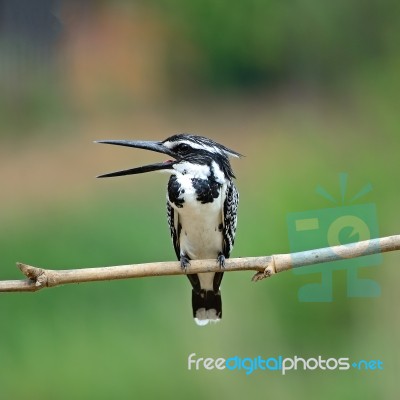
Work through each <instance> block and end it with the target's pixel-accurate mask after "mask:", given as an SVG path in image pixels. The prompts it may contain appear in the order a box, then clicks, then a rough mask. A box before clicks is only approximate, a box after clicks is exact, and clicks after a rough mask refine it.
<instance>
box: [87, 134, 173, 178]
mask: <svg viewBox="0 0 400 400" xmlns="http://www.w3.org/2000/svg"><path fill="white" fill-rule="evenodd" d="M95 143H105V144H114V145H117V146H127V147H136V148H138V149H145V150H151V151H156V152H157V153H163V154H167V155H169V156H171V157H173V158H174V159H175V160H167V161H164V162H162V163H155V164H149V165H143V166H142V167H137V168H131V169H124V170H122V171H116V172H110V173H109V174H104V175H99V176H98V177H97V178H109V177H113V176H122V175H134V174H142V173H144V172H151V171H160V170H167V169H172V167H173V165H174V164H175V163H176V162H177V157H178V156H177V155H176V154H175V153H174V152H173V151H171V150H170V149H168V148H167V147H165V146H164V145H163V143H162V142H151V141H143V140H135V141H131V140H98V141H96V142H95Z"/></svg>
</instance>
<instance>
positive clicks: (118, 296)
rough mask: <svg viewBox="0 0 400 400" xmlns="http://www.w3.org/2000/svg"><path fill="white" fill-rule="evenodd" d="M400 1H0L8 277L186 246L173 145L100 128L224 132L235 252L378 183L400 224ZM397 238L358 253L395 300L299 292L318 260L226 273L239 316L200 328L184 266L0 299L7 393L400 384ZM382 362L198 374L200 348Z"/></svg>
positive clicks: (351, 394) (228, 314)
mask: <svg viewBox="0 0 400 400" xmlns="http://www.w3.org/2000/svg"><path fill="white" fill-rule="evenodd" d="M399 4H400V3H399V2H398V1H394V0H383V1H376V0H351V1H349V0H347V1H344V0H338V1H335V2H330V1H316V0H308V1H297V2H283V1H279V0H268V1H258V0H249V1H237V2H231V1H227V0H219V1H218V0H214V1H199V0H192V1H190V2H188V1H183V0H175V1H165V0H152V1H147V2H145V1H131V2H128V1H51V0H47V1H44V0H41V1H35V2H30V1H28V0H18V1H12V0H1V1H0V186H1V195H0V199H1V200H0V201H1V212H0V227H1V229H0V251H1V253H0V254H1V263H0V268H1V269H0V272H1V276H0V279H18V278H20V277H21V275H20V273H19V272H18V271H17V269H16V268H15V262H16V261H23V262H26V263H29V264H32V265H37V266H41V267H45V268H56V269H57V268H58V269H62V268H79V267H90V266H105V265H119V264H130V263H136V262H150V261H156V260H173V259H174V252H173V249H172V245H171V243H170V239H169V232H168V227H167V223H166V216H165V187H166V180H167V178H166V177H165V176H163V175H161V174H152V175H144V176H135V177H127V178H121V179H115V180H106V181H98V180H96V179H94V177H95V176H96V175H98V174H100V173H104V172H108V171H112V170H117V169H118V168H129V167H133V166H137V165H140V164H141V163H143V162H148V161H149V160H150V159H151V160H153V159H154V160H157V156H155V155H154V154H150V153H148V152H141V151H135V150H132V149H123V148H119V149H118V148H111V147H107V146H96V145H94V144H93V143H92V142H93V141H94V140H96V139H123V138H132V139H156V140H161V139H163V138H165V137H167V136H170V135H172V134H174V133H178V132H193V133H198V134H201V135H205V136H208V137H211V138H213V139H215V140H217V141H220V142H222V143H224V144H225V145H227V146H228V147H231V148H233V149H235V150H237V151H239V152H241V153H243V154H245V156H246V157H244V158H242V159H240V160H234V161H233V167H234V170H235V173H236V176H237V186H238V188H239V191H240V194H241V203H240V208H239V224H238V232H237V240H236V247H235V249H234V252H233V254H232V255H233V256H235V257H239V256H256V255H266V254H274V253H275V254H276V253H287V252H289V251H290V248H289V241H288V228H287V226H286V217H287V215H288V213H291V212H302V211H308V210H314V209H316V210H317V209H321V208H326V207H330V206H332V205H331V204H330V203H329V202H328V201H327V200H326V199H324V198H323V197H321V196H319V195H317V194H316V193H315V189H316V187H317V186H318V185H321V186H323V187H324V188H326V189H327V190H328V191H329V192H330V193H331V194H332V195H333V196H334V197H336V198H340V190H339V180H338V176H339V174H340V173H341V172H347V173H348V174H349V175H348V176H349V181H348V195H349V198H350V197H352V196H354V195H355V194H356V193H357V192H358V191H359V190H360V189H361V188H362V187H363V186H364V185H365V184H367V183H371V184H372V186H373V191H371V192H370V193H368V194H367V195H365V196H364V197H363V198H360V199H359V200H358V204H363V203H374V204H375V205H376V207H377V212H378V220H379V221H378V222H379V229H380V234H381V236H387V235H391V234H396V233H399V226H400V218H399V213H398V196H399V187H398V171H399V157H398V151H399V146H400V134H399V129H400V113H399V111H398V105H399V104H400V80H399V79H398V75H399V74H398V71H399V70H400V52H399V38H400V36H399V34H400V14H399V11H400V10H399V7H400V5H399ZM399 262H400V254H397V253H390V254H385V255H384V256H383V261H382V263H381V265H379V266H378V267H376V268H366V269H363V270H360V272H359V274H360V276H362V277H367V278H369V279H374V280H376V281H377V282H379V284H380V286H381V291H382V294H381V296H380V297H378V298H348V297H347V294H346V290H347V282H346V273H345V271H337V272H335V273H334V276H333V282H334V283H333V294H334V300H333V301H332V302H329V303H302V302H299V301H298V299H297V292H298V289H299V288H300V287H302V286H303V285H304V284H306V283H309V282H318V280H319V275H318V274H313V275H301V276H300V275H295V274H292V273H290V272H288V273H285V274H282V275H280V276H278V277H275V278H273V279H270V280H266V281H263V282H260V283H257V284H253V283H251V282H250V278H251V274H250V273H245V272H243V273H227V274H226V275H225V278H224V282H223V285H222V288H223V301H224V318H223V320H222V322H221V323H219V324H218V325H213V326H208V327H205V328H199V327H197V326H196V325H195V324H194V322H193V320H192V318H191V305H190V287H189V284H188V282H187V280H186V279H185V278H183V277H182V278H179V277H160V278H152V279H150V278H149V279H137V280H130V281H123V282H103V283H91V284H81V285H69V286H64V287H60V288H54V289H46V290H43V291H41V292H38V293H33V294H32V293H27V294H18V293H16V294H2V295H1V299H0V310H1V316H2V319H1V320H2V323H1V329H0V391H1V398H4V399H9V398H13V399H36V398H37V399H39V398H40V399H54V398H56V399H70V398H75V399H88V398H96V399H109V398H111V397H113V398H121V399H123V398H133V397H134V396H140V397H141V398H154V397H156V396H157V397H160V396H162V397H164V398H165V397H167V396H168V395H169V394H172V393H175V394H174V397H175V398H188V397H190V398H191V399H200V398H206V397H208V398H216V397H217V396H218V397H221V396H223V398H243V397H249V396H250V397H256V396H257V397H261V396H262V397H276V398H280V399H292V398H297V399H309V398H324V399H337V398H352V399H377V398H380V399H395V398H397V394H396V393H397V392H398V390H397V388H398V384H397V380H398V379H397V378H398V370H399V367H400V363H399V360H400V351H399V350H398V338H399V335H400V321H399V314H398V306H397V305H398V302H399V291H398V282H399V279H400V271H399V269H398V268H397V267H398V265H399ZM191 353H196V354H197V357H214V358H218V357H225V358H228V357H231V356H235V355H238V356H240V357H257V356H258V355H260V356H262V357H264V358H267V357H277V356H279V355H282V356H284V357H293V356H295V355H298V356H300V357H306V358H308V357H317V356H318V355H321V356H322V357H324V358H330V357H337V358H339V357H350V359H355V360H359V359H367V360H368V359H380V360H382V361H383V363H384V370H383V371H357V370H354V369H351V370H349V371H293V372H291V373H288V374H287V375H286V376H282V375H281V374H280V373H279V372H266V371H255V372H254V373H253V374H251V375H245V373H244V371H228V370H225V371H215V370H214V371H206V370H202V371H188V369H187V357H188V355H189V354H191Z"/></svg>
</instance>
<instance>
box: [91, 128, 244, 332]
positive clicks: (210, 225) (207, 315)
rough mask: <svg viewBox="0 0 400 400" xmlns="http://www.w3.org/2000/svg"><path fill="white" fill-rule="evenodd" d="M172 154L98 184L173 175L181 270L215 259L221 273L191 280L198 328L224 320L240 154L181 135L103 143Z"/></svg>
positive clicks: (170, 194)
mask: <svg viewBox="0 0 400 400" xmlns="http://www.w3.org/2000/svg"><path fill="white" fill-rule="evenodd" d="M97 143H106V144H113V145H119V146H128V147H136V148H139V149H146V150H152V151H155V152H159V153H164V154H167V155H168V156H170V157H172V158H173V160H167V161H164V162H162V163H156V164H151V165H145V166H142V167H137V168H133V169H127V170H123V171H117V172H112V173H109V174H104V175H100V176H99V177H98V178H105V177H113V176H121V175H131V174H140V173H143V172H150V171H165V172H167V173H169V174H171V176H170V178H169V182H168V190H167V214H168V224H169V228H170V232H171V237H172V242H173V244H174V248H175V253H176V256H177V257H178V260H180V263H181V267H182V269H184V270H185V271H190V260H196V259H209V258H215V259H216V260H217V262H218V263H219V265H220V267H221V272H207V273H202V274H188V275H187V277H188V279H189V281H190V283H191V284H192V287H193V289H192V308H193V318H194V319H195V321H196V323H197V324H198V325H206V324H208V322H209V321H218V320H220V319H221V317H222V302H221V293H220V285H221V280H222V277H223V268H224V264H225V259H226V258H229V255H230V252H231V250H232V247H233V244H234V240H235V231H236V221H237V206H238V201H239V194H238V191H237V189H236V187H235V185H234V184H233V178H235V176H234V174H233V171H232V168H231V165H230V163H229V158H228V157H229V156H233V157H240V154H239V153H237V152H236V151H233V150H230V149H228V148H227V147H225V146H223V145H221V144H219V143H216V142H214V141H213V140H211V139H207V138H205V137H203V136H197V135H190V134H179V135H174V136H171V137H169V138H167V139H165V140H163V141H161V142H157V141H154V142H153V141H130V140H101V141H98V142H97Z"/></svg>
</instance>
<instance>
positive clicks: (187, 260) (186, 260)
mask: <svg viewBox="0 0 400 400" xmlns="http://www.w3.org/2000/svg"><path fill="white" fill-rule="evenodd" d="M180 262H181V268H182V269H183V270H184V271H185V272H186V270H187V268H188V266H189V265H190V258H189V257H188V256H187V255H185V254H183V255H181V259H180Z"/></svg>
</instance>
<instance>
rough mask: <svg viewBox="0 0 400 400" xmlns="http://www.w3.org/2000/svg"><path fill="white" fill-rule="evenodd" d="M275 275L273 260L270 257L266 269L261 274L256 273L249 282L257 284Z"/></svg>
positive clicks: (272, 257)
mask: <svg viewBox="0 0 400 400" xmlns="http://www.w3.org/2000/svg"><path fill="white" fill-rule="evenodd" d="M275 274H276V268H275V258H274V256H271V258H270V261H269V263H268V265H267V267H266V268H265V269H264V271H262V272H257V273H256V274H255V275H254V276H253V277H252V278H251V280H252V281H253V282H258V281H262V280H263V279H265V278H270V277H271V276H272V275H275Z"/></svg>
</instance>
